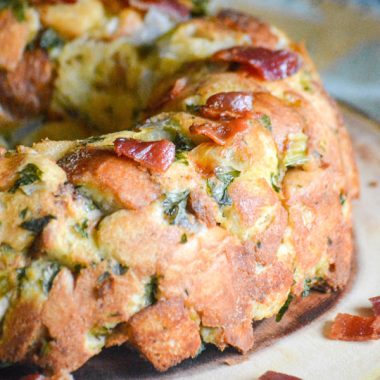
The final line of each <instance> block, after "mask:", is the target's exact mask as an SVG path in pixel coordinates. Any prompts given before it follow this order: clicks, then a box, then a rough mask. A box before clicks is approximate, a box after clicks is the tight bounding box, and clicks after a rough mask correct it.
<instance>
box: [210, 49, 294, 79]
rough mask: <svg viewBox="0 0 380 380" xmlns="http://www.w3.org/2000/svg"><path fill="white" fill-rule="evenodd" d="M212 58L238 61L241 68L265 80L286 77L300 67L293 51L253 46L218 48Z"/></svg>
mask: <svg viewBox="0 0 380 380" xmlns="http://www.w3.org/2000/svg"><path fill="white" fill-rule="evenodd" d="M213 59H214V60H216V61H223V62H233V63H240V64H242V65H243V68H245V69H247V70H248V71H250V72H252V73H253V74H254V75H256V76H258V77H259V78H260V79H264V80H267V81H274V80H278V79H284V78H287V77H289V76H291V75H293V74H295V73H296V72H297V71H298V70H299V69H300V67H301V58H300V57H299V55H298V54H296V53H294V52H291V51H288V50H269V49H266V48H262V47H253V46H236V47H233V48H230V49H225V50H220V51H218V52H216V53H215V54H214V55H213Z"/></svg>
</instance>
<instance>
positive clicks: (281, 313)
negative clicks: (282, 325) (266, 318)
mask: <svg viewBox="0 0 380 380" xmlns="http://www.w3.org/2000/svg"><path fill="white" fill-rule="evenodd" d="M293 298H294V297H293V295H292V294H291V293H289V295H288V298H287V299H286V301H285V303H284V304H283V305H282V307H281V309H280V310H279V312H278V313H277V315H276V322H280V321H281V319H282V317H283V316H284V314H285V313H286V312H287V311H288V309H289V305H290V303H291V302H292V301H293Z"/></svg>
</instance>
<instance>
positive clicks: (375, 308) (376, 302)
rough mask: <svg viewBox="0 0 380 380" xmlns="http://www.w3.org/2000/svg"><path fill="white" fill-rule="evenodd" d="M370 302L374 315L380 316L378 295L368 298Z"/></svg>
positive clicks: (379, 297)
mask: <svg viewBox="0 0 380 380" xmlns="http://www.w3.org/2000/svg"><path fill="white" fill-rule="evenodd" d="M369 300H370V301H371V303H372V309H373V312H374V313H375V315H376V316H379V317H380V296H377V297H372V298H370V299H369Z"/></svg>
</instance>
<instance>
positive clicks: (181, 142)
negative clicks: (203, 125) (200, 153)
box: [173, 132, 194, 152]
mask: <svg viewBox="0 0 380 380" xmlns="http://www.w3.org/2000/svg"><path fill="white" fill-rule="evenodd" d="M173 143H174V145H175V147H176V152H188V151H190V150H191V149H193V148H194V143H193V142H192V141H191V140H190V139H189V138H188V137H186V136H184V135H182V134H180V133H178V132H177V133H176V135H175V137H174V141H173Z"/></svg>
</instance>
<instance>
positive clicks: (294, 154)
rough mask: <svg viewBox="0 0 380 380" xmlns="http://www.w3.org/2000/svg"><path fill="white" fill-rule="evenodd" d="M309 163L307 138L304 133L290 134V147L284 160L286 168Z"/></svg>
mask: <svg viewBox="0 0 380 380" xmlns="http://www.w3.org/2000/svg"><path fill="white" fill-rule="evenodd" d="M307 162H308V157H307V136H306V135H305V134H304V133H291V134H289V137H288V146H287V150H286V153H285V157H284V159H283V164H284V166H285V167H287V168H289V167H295V166H299V165H303V164H305V163H307Z"/></svg>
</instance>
